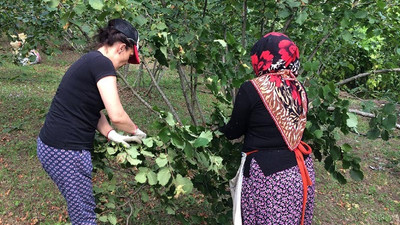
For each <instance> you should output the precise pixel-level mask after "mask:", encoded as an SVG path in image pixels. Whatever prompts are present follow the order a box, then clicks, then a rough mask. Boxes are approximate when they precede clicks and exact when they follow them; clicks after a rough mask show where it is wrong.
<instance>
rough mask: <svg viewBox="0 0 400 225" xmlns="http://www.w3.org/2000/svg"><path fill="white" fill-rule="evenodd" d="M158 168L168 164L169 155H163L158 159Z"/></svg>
mask: <svg viewBox="0 0 400 225" xmlns="http://www.w3.org/2000/svg"><path fill="white" fill-rule="evenodd" d="M156 163H157V166H159V167H160V168H161V167H164V166H165V165H167V163H168V159H167V155H165V154H164V153H161V154H160V156H159V157H158V158H157V159H156Z"/></svg>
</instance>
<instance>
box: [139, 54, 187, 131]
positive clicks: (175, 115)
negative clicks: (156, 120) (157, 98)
mask: <svg viewBox="0 0 400 225" xmlns="http://www.w3.org/2000/svg"><path fill="white" fill-rule="evenodd" d="M142 63H143V65H144V67H145V68H146V70H147V72H148V73H149V75H150V78H151V80H152V81H153V84H154V85H155V86H156V88H157V90H158V92H159V93H160V95H161V97H162V98H163V99H164V102H165V103H167V105H168V107H169V109H170V110H171V113H172V115H173V116H174V118H175V119H176V121H177V122H178V123H179V124H182V121H181V119H180V118H179V116H178V114H177V113H176V111H175V109H174V107H173V106H172V104H171V102H170V101H169V100H168V98H167V96H166V95H165V94H164V92H163V91H162V90H161V88H160V86H159V85H158V84H157V81H156V79H155V78H154V75H153V73H152V72H151V71H150V69H149V67H147V64H146V61H144V60H142Z"/></svg>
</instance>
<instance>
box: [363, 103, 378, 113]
mask: <svg viewBox="0 0 400 225" xmlns="http://www.w3.org/2000/svg"><path fill="white" fill-rule="evenodd" d="M361 106H362V108H363V111H364V112H368V113H369V112H371V110H372V109H373V108H374V106H375V103H374V102H372V101H366V102H362V103H361Z"/></svg>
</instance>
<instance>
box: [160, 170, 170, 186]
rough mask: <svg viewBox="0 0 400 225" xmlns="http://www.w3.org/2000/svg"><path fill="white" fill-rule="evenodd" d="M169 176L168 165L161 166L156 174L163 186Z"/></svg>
mask: <svg viewBox="0 0 400 225" xmlns="http://www.w3.org/2000/svg"><path fill="white" fill-rule="evenodd" d="M170 178H171V173H170V171H169V168H168V167H164V168H162V169H161V170H160V171H159V172H158V174H157V180H158V182H159V183H160V184H161V185H162V186H165V185H166V184H167V183H168V181H169V179H170Z"/></svg>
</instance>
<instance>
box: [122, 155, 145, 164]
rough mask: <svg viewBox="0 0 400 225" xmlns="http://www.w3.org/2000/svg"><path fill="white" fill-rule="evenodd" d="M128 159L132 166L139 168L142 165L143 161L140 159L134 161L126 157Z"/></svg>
mask: <svg viewBox="0 0 400 225" xmlns="http://www.w3.org/2000/svg"><path fill="white" fill-rule="evenodd" d="M126 159H127V160H128V162H129V163H130V164H131V165H132V166H137V165H139V164H140V163H142V160H139V159H134V158H132V157H131V156H130V155H128V157H126Z"/></svg>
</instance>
